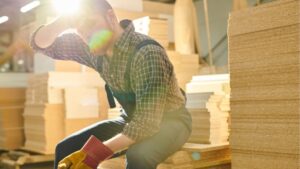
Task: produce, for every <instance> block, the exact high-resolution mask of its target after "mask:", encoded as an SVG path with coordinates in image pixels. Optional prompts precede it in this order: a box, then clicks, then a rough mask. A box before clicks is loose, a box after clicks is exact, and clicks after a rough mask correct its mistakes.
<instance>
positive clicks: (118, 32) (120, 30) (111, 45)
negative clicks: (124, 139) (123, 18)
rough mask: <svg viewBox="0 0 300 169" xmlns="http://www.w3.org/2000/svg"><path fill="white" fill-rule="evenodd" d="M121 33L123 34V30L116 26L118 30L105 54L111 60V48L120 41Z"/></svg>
mask: <svg viewBox="0 0 300 169" xmlns="http://www.w3.org/2000/svg"><path fill="white" fill-rule="evenodd" d="M123 33H124V30H123V28H122V27H121V26H118V28H117V30H116V32H115V34H114V36H113V39H112V41H111V43H110V45H109V46H108V48H107V52H106V54H107V56H108V57H109V58H111V57H112V56H113V48H114V46H115V43H116V42H117V41H118V40H119V39H120V37H121V36H122V34H123Z"/></svg>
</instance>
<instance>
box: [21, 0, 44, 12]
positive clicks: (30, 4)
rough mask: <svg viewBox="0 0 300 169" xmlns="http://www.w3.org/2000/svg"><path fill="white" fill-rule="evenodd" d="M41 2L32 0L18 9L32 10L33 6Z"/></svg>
mask: <svg viewBox="0 0 300 169" xmlns="http://www.w3.org/2000/svg"><path fill="white" fill-rule="evenodd" d="M40 4H41V2H40V1H38V0H36V1H32V2H30V3H29V4H26V5H25V6H23V7H22V8H21V9H20V11H21V12H23V13H25V12H28V11H30V10H32V9H33V8H36V7H37V6H39V5H40Z"/></svg>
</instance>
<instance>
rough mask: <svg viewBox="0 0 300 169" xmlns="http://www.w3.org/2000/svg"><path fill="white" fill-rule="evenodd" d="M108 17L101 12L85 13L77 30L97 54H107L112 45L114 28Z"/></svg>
mask: <svg viewBox="0 0 300 169" xmlns="http://www.w3.org/2000/svg"><path fill="white" fill-rule="evenodd" d="M106 18H107V19H106ZM108 19H109V18H108V17H106V16H103V15H102V14H100V13H91V12H86V13H83V14H82V15H81V18H80V19H79V22H78V26H77V31H78V32H79V34H80V35H81V36H82V38H83V40H84V41H85V42H86V43H87V44H88V45H89V48H90V51H91V52H92V53H94V54H95V55H103V54H105V53H106V50H107V48H108V46H109V45H110V42H111V39H112V36H113V28H112V25H111V24H109V21H108Z"/></svg>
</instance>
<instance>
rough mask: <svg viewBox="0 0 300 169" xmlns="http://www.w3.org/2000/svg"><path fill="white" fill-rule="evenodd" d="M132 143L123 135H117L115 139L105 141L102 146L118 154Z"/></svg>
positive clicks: (132, 142)
mask: <svg viewBox="0 0 300 169" xmlns="http://www.w3.org/2000/svg"><path fill="white" fill-rule="evenodd" d="M134 143H135V141H134V140H132V139H130V138H129V137H127V136H125V135H124V134H118V135H116V136H115V137H113V138H111V139H109V140H107V141H105V142H104V143H103V144H104V145H106V146H107V147H108V148H110V149H111V150H112V151H113V152H118V151H121V150H123V149H125V148H127V147H129V146H130V145H132V144H134Z"/></svg>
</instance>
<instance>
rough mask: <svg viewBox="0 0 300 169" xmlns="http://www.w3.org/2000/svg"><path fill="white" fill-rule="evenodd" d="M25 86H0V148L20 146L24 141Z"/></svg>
mask: <svg viewBox="0 0 300 169" xmlns="http://www.w3.org/2000/svg"><path fill="white" fill-rule="evenodd" d="M24 103H25V88H0V148H1V149H6V150H7V149H15V148H20V147H21V146H22V145H23V143H24V131H23V117H22V114H23V110H24Z"/></svg>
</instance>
